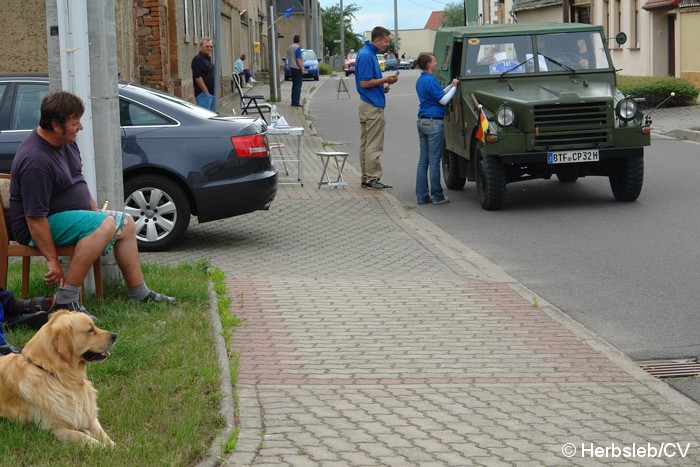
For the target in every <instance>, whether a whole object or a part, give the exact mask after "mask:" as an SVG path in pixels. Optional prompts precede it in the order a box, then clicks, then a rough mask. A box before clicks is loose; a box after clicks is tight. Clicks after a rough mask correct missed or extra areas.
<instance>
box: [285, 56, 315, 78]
mask: <svg viewBox="0 0 700 467" xmlns="http://www.w3.org/2000/svg"><path fill="white" fill-rule="evenodd" d="M301 59H302V60H303V61H304V73H303V75H302V77H303V78H313V79H314V80H315V81H318V57H317V56H316V52H314V51H313V50H311V49H302V50H301ZM282 60H284V79H285V80H286V81H291V80H292V70H290V69H289V65H288V64H287V59H286V58H283V59H282Z"/></svg>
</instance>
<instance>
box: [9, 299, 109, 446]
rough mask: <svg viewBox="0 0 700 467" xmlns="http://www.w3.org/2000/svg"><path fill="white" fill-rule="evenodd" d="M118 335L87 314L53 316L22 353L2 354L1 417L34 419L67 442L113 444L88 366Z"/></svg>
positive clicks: (102, 355) (101, 357) (105, 353)
mask: <svg viewBox="0 0 700 467" xmlns="http://www.w3.org/2000/svg"><path fill="white" fill-rule="evenodd" d="M116 339H117V335H116V334H115V333H113V332H109V331H105V330H103V329H100V328H98V327H97V326H95V323H94V322H93V321H92V319H91V318H90V317H89V316H87V315H86V314H83V313H79V312H76V311H68V310H60V311H57V312H56V313H54V314H53V315H51V318H50V319H49V322H48V323H46V324H45V325H44V326H43V327H42V328H41V329H39V331H38V332H37V333H36V334H35V335H34V336H33V337H32V338H31V339H30V340H29V342H27V345H25V346H24V349H23V350H22V353H21V354H10V355H6V356H4V357H0V417H5V418H8V419H11V420H17V421H20V422H23V423H30V422H34V423H36V424H37V425H39V426H40V427H41V428H43V429H46V430H49V431H51V432H52V433H53V434H54V435H55V436H56V437H57V438H59V439H60V440H63V441H79V442H84V443H87V444H90V445H92V446H100V447H105V446H110V447H111V446H114V442H113V441H112V440H111V439H110V438H109V436H108V435H107V433H105V432H104V430H103V429H102V426H100V422H99V421H98V420H97V391H96V390H95V388H94V387H93V386H92V383H90V381H89V380H88V379H87V371H86V366H87V363H88V362H96V361H101V360H104V359H105V358H107V356H108V355H109V349H110V348H111V347H112V345H114V341H115V340H116Z"/></svg>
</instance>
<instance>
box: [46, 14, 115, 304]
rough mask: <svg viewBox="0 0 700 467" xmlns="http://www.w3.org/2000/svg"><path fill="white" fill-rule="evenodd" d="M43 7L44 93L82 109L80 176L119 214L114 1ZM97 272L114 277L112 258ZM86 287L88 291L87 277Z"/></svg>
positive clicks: (90, 285) (90, 282)
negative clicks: (71, 98) (64, 94)
mask: <svg viewBox="0 0 700 467" xmlns="http://www.w3.org/2000/svg"><path fill="white" fill-rule="evenodd" d="M45 4H46V26H47V45H48V52H49V63H48V69H49V88H50V89H51V90H52V91H55V90H60V89H63V90H66V91H69V92H72V93H73V94H75V95H77V96H78V97H80V99H81V100H82V101H83V102H84V103H85V113H84V114H83V116H82V118H81V123H82V124H83V130H84V131H81V132H80V133H78V145H79V147H80V154H81V159H82V163H83V175H84V177H85V180H86V182H87V184H88V188H89V190H90V193H91V194H92V196H93V198H95V201H96V202H97V204H98V206H100V205H101V204H102V203H101V201H102V200H104V199H108V200H110V202H111V203H112V206H113V207H114V208H117V209H119V208H121V207H122V206H123V204H124V201H123V200H124V189H123V175H122V158H121V144H120V140H121V133H120V131H119V97H118V89H117V59H116V56H117V52H116V28H115V19H114V1H113V0H104V1H102V2H89V1H87V0H46V2H45ZM88 18H90V21H89V22H88ZM96 167H99V172H98V171H97V169H96ZM110 264H111V266H110ZM103 271H104V274H105V277H106V278H116V277H118V274H119V273H118V270H117V268H116V265H115V264H114V261H113V258H112V260H111V263H110V260H109V259H108V260H107V261H106V267H103ZM86 285H87V288H88V289H90V290H93V291H94V280H93V278H92V276H88V280H87V282H86Z"/></svg>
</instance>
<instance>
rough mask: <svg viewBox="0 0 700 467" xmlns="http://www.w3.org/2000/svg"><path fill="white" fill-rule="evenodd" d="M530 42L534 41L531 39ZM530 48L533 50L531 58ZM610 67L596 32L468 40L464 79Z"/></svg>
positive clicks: (600, 38)
mask: <svg viewBox="0 0 700 467" xmlns="http://www.w3.org/2000/svg"><path fill="white" fill-rule="evenodd" d="M533 39H534V40H533ZM534 47H537V59H535V56H536V55H535V51H534V50H533V49H534ZM608 68H610V63H609V61H608V56H607V54H606V53H605V46H604V45H603V40H602V37H601V35H600V33H599V32H598V31H584V32H567V33H557V34H540V35H537V36H534V37H533V36H530V35H523V36H502V37H498V36H497V37H471V38H468V40H467V60H466V65H465V69H464V75H465V76H488V75H504V74H509V75H510V74H530V73H550V72H557V73H561V72H574V71H582V70H599V69H608Z"/></svg>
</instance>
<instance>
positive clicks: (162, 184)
mask: <svg viewBox="0 0 700 467" xmlns="http://www.w3.org/2000/svg"><path fill="white" fill-rule="evenodd" d="M124 198H125V201H124V206H125V208H124V211H125V212H127V213H128V214H131V216H132V217H133V218H134V221H135V223H136V240H137V242H138V245H139V250H140V251H163V250H167V249H168V248H170V247H171V246H172V245H173V244H174V243H175V242H176V241H177V239H178V238H179V237H180V236H181V235H182V234H184V233H185V231H187V227H188V226H189V225H190V212H191V211H190V203H189V201H188V200H187V196H186V195H185V193H184V192H183V191H182V189H181V188H180V187H179V186H178V185H177V184H176V183H175V182H173V181H171V180H169V179H167V178H165V177H161V176H159V175H138V176H136V177H133V178H130V179H129V180H127V181H126V182H125V183H124Z"/></svg>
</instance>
